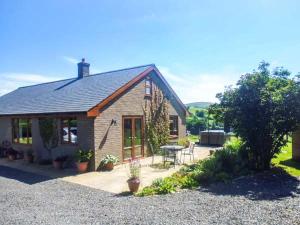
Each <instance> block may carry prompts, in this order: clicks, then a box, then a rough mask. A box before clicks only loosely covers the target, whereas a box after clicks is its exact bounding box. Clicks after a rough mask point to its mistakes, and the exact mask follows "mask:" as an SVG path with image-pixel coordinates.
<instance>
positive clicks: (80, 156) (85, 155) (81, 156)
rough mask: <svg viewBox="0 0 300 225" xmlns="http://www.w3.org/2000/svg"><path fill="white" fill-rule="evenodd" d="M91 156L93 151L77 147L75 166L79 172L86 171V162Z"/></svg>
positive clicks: (87, 162)
mask: <svg viewBox="0 0 300 225" xmlns="http://www.w3.org/2000/svg"><path fill="white" fill-rule="evenodd" d="M92 156H93V152H92V151H91V150H89V151H83V150H81V149H79V150H78V151H77V152H76V154H75V157H76V166H77V170H78V172H80V173H84V172H86V171H87V169H88V164H89V161H90V159H91V158H92Z"/></svg>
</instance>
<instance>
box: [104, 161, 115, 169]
mask: <svg viewBox="0 0 300 225" xmlns="http://www.w3.org/2000/svg"><path fill="white" fill-rule="evenodd" d="M105 169H106V170H113V169H114V163H112V162H110V163H107V164H105Z"/></svg>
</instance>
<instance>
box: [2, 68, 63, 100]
mask: <svg viewBox="0 0 300 225" xmlns="http://www.w3.org/2000/svg"><path fill="white" fill-rule="evenodd" d="M61 79H62V78H61V77H53V76H47V75H42V74H30V73H2V74H0V82H1V84H2V87H4V88H2V89H0V96H1V95H4V94H7V93H9V92H11V91H13V90H15V89H17V88H19V87H24V86H28V85H34V84H39V83H45V82H51V81H56V80H61Z"/></svg>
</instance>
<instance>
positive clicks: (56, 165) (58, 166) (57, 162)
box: [53, 156, 68, 169]
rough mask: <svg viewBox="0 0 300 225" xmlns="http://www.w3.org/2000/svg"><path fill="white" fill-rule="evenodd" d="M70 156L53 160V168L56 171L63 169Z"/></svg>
mask: <svg viewBox="0 0 300 225" xmlns="http://www.w3.org/2000/svg"><path fill="white" fill-rule="evenodd" d="M67 158H68V156H58V157H56V158H55V159H54V160H53V167H54V168H55V169H62V168H63V164H64V162H65V161H66V160H67Z"/></svg>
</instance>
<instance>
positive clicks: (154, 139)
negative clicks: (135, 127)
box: [144, 88, 170, 154]
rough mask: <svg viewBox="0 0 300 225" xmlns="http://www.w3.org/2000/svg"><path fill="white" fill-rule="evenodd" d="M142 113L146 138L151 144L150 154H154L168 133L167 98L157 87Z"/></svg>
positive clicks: (166, 140) (163, 143)
mask: <svg viewBox="0 0 300 225" xmlns="http://www.w3.org/2000/svg"><path fill="white" fill-rule="evenodd" d="M144 114H145V118H146V124H145V128H146V129H145V130H146V138H147V141H148V143H149V144H151V145H152V150H153V152H152V154H155V153H157V151H158V150H159V148H160V146H162V145H165V144H166V143H167V142H168V140H169V135H170V128H169V125H170V123H169V111H168V100H167V99H166V97H165V96H164V95H163V93H162V91H161V90H159V89H158V88H154V91H153V94H152V98H151V100H149V102H148V104H146V107H145V108H144Z"/></svg>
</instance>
